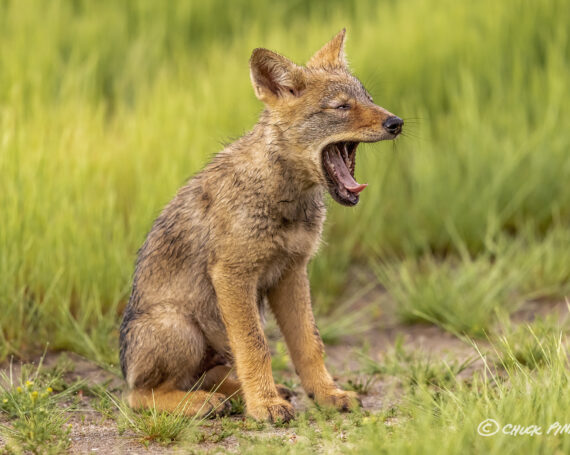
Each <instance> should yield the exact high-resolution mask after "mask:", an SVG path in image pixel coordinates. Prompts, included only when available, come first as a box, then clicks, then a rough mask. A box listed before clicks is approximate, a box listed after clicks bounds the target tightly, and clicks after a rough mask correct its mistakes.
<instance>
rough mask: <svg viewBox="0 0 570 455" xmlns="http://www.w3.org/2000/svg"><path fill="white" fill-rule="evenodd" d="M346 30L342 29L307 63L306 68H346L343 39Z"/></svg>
mask: <svg viewBox="0 0 570 455" xmlns="http://www.w3.org/2000/svg"><path fill="white" fill-rule="evenodd" d="M345 37H346V29H345V28H343V29H342V30H341V31H340V32H338V33H337V34H336V36H335V37H334V38H333V39H332V40H330V41H329V42H328V43H327V44H325V45H324V46H323V47H322V48H321V49H320V50H319V51H317V53H316V54H315V55H313V56H312V57H311V59H310V60H309V61H308V62H307V68H322V67H341V68H346V67H347V63H346V58H345V56H344V39H345Z"/></svg>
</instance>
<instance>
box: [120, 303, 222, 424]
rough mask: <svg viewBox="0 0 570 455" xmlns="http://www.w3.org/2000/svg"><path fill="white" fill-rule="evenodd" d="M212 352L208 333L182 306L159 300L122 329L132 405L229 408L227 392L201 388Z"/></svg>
mask: <svg viewBox="0 0 570 455" xmlns="http://www.w3.org/2000/svg"><path fill="white" fill-rule="evenodd" d="M206 355H207V350H206V340H205V338H204V335H203V333H202V331H201V329H200V328H199V327H198V326H197V325H196V324H195V323H194V322H193V320H192V319H191V318H190V317H187V316H185V315H184V311H183V306H182V305H179V304H176V303H175V302H163V303H160V304H155V305H153V306H152V307H151V308H150V309H149V310H148V311H147V312H145V313H142V314H140V313H139V314H137V315H136V317H133V318H132V319H129V320H127V321H126V323H124V324H123V327H121V358H122V364H123V369H124V373H125V377H126V379H127V384H128V386H129V389H130V394H129V398H128V401H129V404H130V405H131V406H132V407H134V408H156V409H160V410H165V411H175V410H184V413H185V414H187V415H205V414H207V413H208V412H209V411H210V410H213V409H218V408H220V407H223V406H221V403H222V401H223V400H225V396H224V395H222V394H218V393H215V394H212V393H209V392H207V391H203V390H196V389H198V388H200V387H199V386H200V385H201V384H200V377H201V375H202V372H203V366H202V365H203V364H204V361H205V357H206ZM188 391H190V392H188ZM205 403H206V404H205ZM228 406H229V404H228Z"/></svg>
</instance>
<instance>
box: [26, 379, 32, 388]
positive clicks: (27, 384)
mask: <svg viewBox="0 0 570 455" xmlns="http://www.w3.org/2000/svg"><path fill="white" fill-rule="evenodd" d="M33 385H34V383H33V382H32V381H26V386H27V387H28V388H30V387H32V386H33Z"/></svg>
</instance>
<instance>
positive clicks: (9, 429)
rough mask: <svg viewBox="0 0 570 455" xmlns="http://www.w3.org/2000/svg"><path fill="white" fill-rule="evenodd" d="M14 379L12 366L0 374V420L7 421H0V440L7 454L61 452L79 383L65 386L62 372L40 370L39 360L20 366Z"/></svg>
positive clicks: (66, 437) (69, 428) (68, 431)
mask: <svg viewBox="0 0 570 455" xmlns="http://www.w3.org/2000/svg"><path fill="white" fill-rule="evenodd" d="M14 376H15V375H14V374H13V370H12V364H10V369H9V373H6V372H4V371H2V372H0V417H4V418H5V419H6V420H7V422H6V423H2V422H0V439H4V440H5V442H6V450H8V452H7V453H33V454H48V453H49V454H58V453H62V451H65V450H66V449H67V448H69V446H70V439H69V435H70V431H71V424H68V423H67V422H68V420H69V411H71V410H73V396H74V394H75V392H76V391H77V390H78V389H79V387H80V386H81V383H80V382H78V383H75V384H73V385H71V386H67V385H65V384H64V383H63V382H62V377H61V376H62V371H60V370H58V369H57V368H56V369H52V370H45V369H42V362H41V361H40V363H39V364H38V365H37V366H36V367H34V366H32V365H24V366H23V367H22V369H21V373H20V375H19V376H20V377H19V378H16V377H14ZM70 400H71V406H70V405H69V402H70ZM64 403H65V405H66V406H62V405H63V404H64ZM2 420H4V419H2ZM0 452H1V448H0Z"/></svg>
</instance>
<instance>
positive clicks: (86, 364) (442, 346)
mask: <svg viewBox="0 0 570 455" xmlns="http://www.w3.org/2000/svg"><path fill="white" fill-rule="evenodd" d="M552 311H556V312H559V314H560V317H561V318H565V317H567V315H568V307H567V305H566V304H565V303H559V304H545V303H544V302H540V303H536V302H530V303H529V304H528V305H525V306H524V307H523V308H522V309H521V310H520V311H519V312H517V313H516V315H515V318H514V319H516V320H518V321H519V322H524V321H530V320H532V319H533V318H534V317H535V316H536V315H538V314H540V315H544V314H546V313H550V312H552ZM396 340H399V341H400V342H401V343H402V346H403V347H404V349H405V350H406V351H410V352H418V351H419V352H421V355H425V356H426V358H431V359H440V358H445V359H446V360H451V361H456V362H463V361H465V360H466V359H474V360H473V361H472V362H471V363H469V365H468V367H467V368H466V369H465V370H464V371H462V372H461V375H466V376H469V375H471V374H472V373H473V371H475V370H477V369H482V368H483V362H482V360H481V359H480V358H477V357H476V356H474V354H475V350H474V349H473V347H472V346H470V345H469V344H467V343H465V342H463V341H461V340H460V339H458V338H457V337H455V336H453V335H451V334H449V333H447V332H445V331H443V330H442V329H440V328H438V327H435V326H431V325H421V324H417V325H406V326H404V325H401V324H398V323H395V322H390V318H385V322H384V323H383V324H382V325H377V326H376V327H375V328H374V329H372V330H369V331H367V332H365V333H363V334H360V335H358V336H352V337H345V338H344V339H342V340H341V342H339V343H338V344H336V345H333V346H327V347H326V353H327V360H326V363H327V366H328V367H329V369H330V371H331V373H332V374H333V376H334V377H335V380H336V381H337V382H338V383H339V384H346V383H347V381H348V380H349V379H352V380H354V378H355V377H357V376H358V374H359V369H360V368H361V364H360V361H359V358H358V354H357V352H362V347H363V346H367V348H366V352H367V355H368V356H369V357H370V358H372V359H374V360H376V361H378V362H379V363H380V364H382V361H383V358H384V357H385V356H386V355H388V353H389V351H390V349H391V347H392V346H393V345H394V344H395V343H396ZM483 344H484V343H483ZM62 355H65V356H66V357H67V358H68V362H69V363H70V364H72V365H73V369H72V371H69V372H68V373H66V375H65V377H64V379H65V381H66V382H68V383H73V381H75V380H76V379H83V380H84V381H86V383H87V385H89V386H94V385H104V386H105V388H106V389H107V390H109V391H112V392H113V393H116V394H119V395H120V394H121V393H122V392H124V382H123V380H122V378H120V377H119V376H117V375H116V374H114V373H112V372H110V371H108V370H106V369H104V368H101V367H100V366H98V365H97V364H95V363H93V362H91V361H89V360H86V359H84V358H82V357H81V356H79V355H77V354H73V353H48V354H47V355H46V357H45V359H44V365H45V367H47V368H50V367H53V366H55V365H56V364H58V361H60V360H61V359H60V358H61V356H62ZM7 368H8V365H7V364H4V365H2V368H0V369H4V371H7ZM19 369H20V365H19V364H18V363H17V362H13V363H12V370H13V371H12V374H13V375H14V377H18V375H19ZM282 376H283V377H290V378H292V379H294V374H293V373H292V372H291V371H288V372H285V373H282ZM397 387H398V385H397V381H396V380H395V379H394V378H390V377H384V376H381V377H380V378H379V379H378V380H375V381H374V382H373V383H372V385H371V386H370V388H369V389H368V391H367V393H366V394H364V395H361V399H362V405H363V409H364V410H365V411H370V412H375V411H379V410H383V409H384V410H385V409H388V408H389V407H390V406H391V405H393V404H395V403H393V401H394V400H397V398H394V397H397V393H396V394H394V393H393V391H394V389H397ZM294 391H295V392H296V393H297V394H296V396H294V397H293V400H292V402H293V404H294V406H295V408H296V409H297V410H298V411H302V410H305V409H307V407H308V406H311V405H312V404H311V402H310V400H309V399H308V398H307V397H306V395H305V394H304V392H303V391H302V389H301V388H300V387H299V386H296V387H295V389H294ZM388 391H390V392H391V393H387V392H388ZM79 396H80V400H79V406H78V408H77V410H76V411H74V412H73V413H72V417H71V419H70V423H71V424H72V430H71V435H70V436H71V450H70V453H77V454H80V453H81V454H84V453H102V454H112V453H127V454H137V453H140V454H148V453H156V454H161V453H177V452H178V451H181V450H182V449H180V448H176V447H172V446H171V447H164V446H161V445H159V444H155V443H150V444H148V447H147V446H145V445H143V444H141V441H140V437H137V436H136V435H134V434H132V433H129V431H126V432H124V433H122V434H119V430H118V428H117V423H116V422H115V421H114V420H113V419H109V418H105V417H104V416H103V415H102V414H101V413H99V412H98V411H96V410H95V409H94V407H93V403H94V400H95V399H94V398H93V397H90V396H87V395H85V396H83V395H82V394H81V393H80V395H79ZM387 397H390V398H387ZM390 400H392V402H390ZM232 418H234V419H242V418H243V417H240V416H236V417H232ZM211 431H216V428H215V425H214V426H213V427H212V430H211ZM275 435H280V436H286V437H288V438H290V439H291V440H294V439H295V438H296V435H295V432H294V429H289V428H274V427H271V426H267V427H266V428H265V429H264V430H260V431H255V436H257V437H263V436H267V437H270V436H275ZM2 445H3V444H2V443H1V441H0V447H1V446H2ZM199 447H200V449H202V450H208V449H212V450H213V451H214V452H215V451H218V450H223V449H225V450H229V451H235V452H237V451H238V450H239V448H238V440H237V438H236V437H235V436H229V437H227V438H225V439H223V440H222V441H220V442H217V443H208V442H206V443H202V444H200V446H199Z"/></svg>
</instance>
